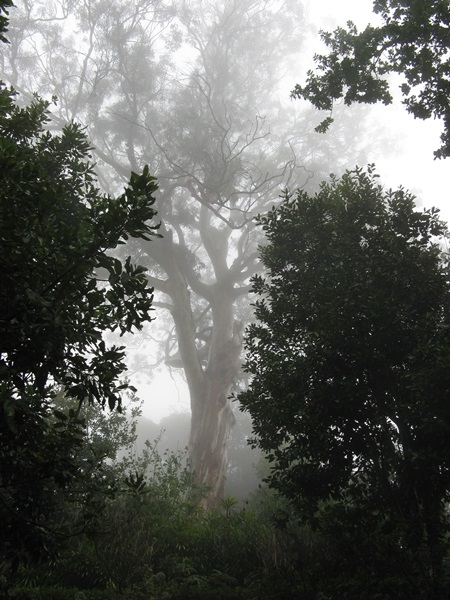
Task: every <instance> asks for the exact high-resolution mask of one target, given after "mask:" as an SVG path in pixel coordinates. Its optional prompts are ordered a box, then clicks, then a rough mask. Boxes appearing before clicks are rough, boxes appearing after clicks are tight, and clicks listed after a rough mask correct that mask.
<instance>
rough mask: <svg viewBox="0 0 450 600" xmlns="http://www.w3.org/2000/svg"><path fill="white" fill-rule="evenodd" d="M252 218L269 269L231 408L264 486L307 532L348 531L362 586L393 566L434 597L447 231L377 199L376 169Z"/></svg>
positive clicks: (449, 316)
mask: <svg viewBox="0 0 450 600" xmlns="http://www.w3.org/2000/svg"><path fill="white" fill-rule="evenodd" d="M259 222H260V224H261V225H262V227H263V229H264V230H265V232H266V236H267V245H266V246H264V247H263V248H262V249H261V256H262V260H263V263H264V266H265V267H266V269H267V274H266V275H264V276H255V277H254V280H253V288H254V291H255V292H256V294H257V300H256V302H255V312H256V317H257V322H256V323H255V324H254V325H251V326H250V328H249V330H248V334H247V350H248V356H247V362H246V368H247V370H248V371H249V372H250V373H251V374H252V375H253V380H252V383H251V386H250V388H249V390H248V391H247V392H244V393H242V394H240V396H239V400H240V402H241V404H242V405H243V407H245V408H246V409H247V410H249V411H250V413H251V415H252V417H253V423H254V429H255V433H256V436H257V443H258V445H259V446H260V447H261V448H262V449H263V450H265V451H266V452H268V453H269V457H270V460H271V461H272V470H271V474H270V475H269V480H270V481H271V483H272V484H273V485H274V486H275V487H276V488H277V489H278V490H280V491H281V492H282V493H283V494H285V495H286V496H287V498H289V499H290V500H291V501H292V503H293V505H294V506H296V508H297V509H298V510H299V511H300V514H301V515H302V516H303V517H304V518H308V520H309V521H310V522H311V523H313V524H316V525H321V526H323V527H324V530H326V531H332V530H333V527H334V528H335V533H336V535H338V532H340V531H341V529H342V531H343V532H345V534H346V537H343V536H342V533H340V534H339V536H340V537H337V538H336V539H337V540H338V543H337V545H338V547H339V548H340V550H341V552H342V551H344V548H343V547H342V546H344V547H345V548H347V549H348V548H354V549H355V550H354V551H352V552H351V553H350V554H349V553H348V552H347V551H346V552H347V556H350V555H351V556H353V559H352V560H350V561H349V568H350V566H351V564H353V567H352V568H354V561H356V560H357V558H358V556H359V557H360V559H361V560H365V561H366V562H365V564H366V565H367V569H368V570H367V576H369V574H370V572H371V571H370V570H371V569H372V570H373V569H377V572H378V573H379V574H380V576H381V574H383V573H384V574H386V576H388V574H389V573H391V572H392V569H394V571H395V572H396V576H398V577H399V579H400V580H401V579H402V578H404V579H405V580H409V581H412V582H413V583H412V585H417V582H420V585H421V589H422V590H423V594H424V596H423V597H427V596H426V594H427V593H431V590H432V591H433V592H434V593H436V594H438V595H437V596H436V597H439V598H440V597H442V596H440V595H439V594H441V593H442V586H443V582H444V580H445V575H444V567H443V565H444V560H445V555H446V547H445V544H444V540H445V535H446V532H447V527H448V520H447V515H446V511H445V506H446V502H448V499H449V489H450V463H449V454H448V440H449V439H450V410H449V406H450V397H449V394H450V385H449V383H450V381H449V374H448V369H445V367H444V365H448V361H449V359H450V337H449V331H450V330H449V325H450V286H449V269H448V257H447V255H446V254H445V253H444V252H443V250H442V249H441V246H440V245H439V244H440V243H444V236H446V235H447V229H446V227H445V225H444V224H443V223H442V222H441V221H439V219H438V214H437V211H436V210H434V209H432V210H429V211H423V212H420V211H418V210H416V209H415V207H414V199H413V197H412V196H411V195H410V194H408V193H407V192H405V191H404V190H402V189H400V190H398V191H395V192H394V191H386V190H384V189H383V188H382V187H381V186H380V185H379V184H377V181H376V175H375V174H374V172H373V169H372V168H370V169H369V170H368V172H367V173H366V172H363V171H362V170H361V169H356V170H355V171H351V172H347V173H346V174H345V175H344V176H343V177H342V178H341V179H337V178H335V177H332V179H331V181H330V182H329V183H324V184H323V185H322V187H321V189H320V191H319V192H318V193H317V194H316V195H315V196H314V197H310V196H308V195H307V194H306V193H305V192H299V193H298V194H296V195H295V196H294V197H289V196H287V197H286V198H285V201H284V202H283V203H282V204H281V206H280V207H279V208H274V209H273V210H272V211H270V212H269V213H268V214H267V215H265V216H262V217H260V219H259ZM337 524H339V527H337ZM345 539H347V544H345V543H344V540H345ZM350 540H352V543H350ZM363 542H364V543H363ZM362 557H364V558H362ZM387 557H389V559H387ZM387 560H388V561H389V562H386V561H387ZM394 564H395V567H393V565H394ZM369 565H370V567H369ZM425 573H427V574H429V575H425ZM346 576H348V572H347V575H346ZM380 585H381V584H380ZM361 589H365V588H364V587H363V588H360V589H359V593H360V592H361ZM352 597H353V596H352ZM355 597H356V596H355ZM367 597H369V596H367ZM373 597H376V596H373ZM396 597H398V596H396ZM415 597H419V596H417V595H416V596H415Z"/></svg>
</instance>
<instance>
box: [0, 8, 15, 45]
mask: <svg viewBox="0 0 450 600" xmlns="http://www.w3.org/2000/svg"><path fill="white" fill-rule="evenodd" d="M11 6H13V3H12V1H11V0H1V1H0V42H3V43H8V40H7V39H6V37H5V36H4V34H5V33H6V32H7V31H8V12H9V9H10V8H11Z"/></svg>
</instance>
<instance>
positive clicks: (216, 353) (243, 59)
mask: <svg viewBox="0 0 450 600" xmlns="http://www.w3.org/2000/svg"><path fill="white" fill-rule="evenodd" d="M20 6H21V9H20V12H19V13H18V15H17V17H16V18H15V20H14V28H13V30H12V32H11V33H12V36H13V38H12V41H13V43H12V46H13V51H12V52H11V53H10V55H9V58H8V60H9V65H8V68H7V69H6V70H7V71H8V72H9V73H11V77H12V78H13V80H14V77H15V81H16V85H18V86H19V87H20V89H22V88H27V89H28V88H31V89H33V88H32V86H33V85H34V86H37V87H38V89H43V88H45V89H47V90H48V89H51V90H52V93H55V94H56V95H57V96H58V97H59V98H60V104H59V106H60V109H59V111H57V112H56V114H55V123H57V121H58V119H60V120H64V119H67V118H72V117H74V116H77V118H78V119H80V120H81V121H82V122H84V123H85V124H86V125H87V127H88V131H89V135H90V137H91V139H92V140H93V144H94V145H95V152H96V156H97V157H98V158H99V160H98V169H99V173H100V178H101V181H102V182H103V183H104V184H105V185H106V186H109V187H114V186H115V185H117V184H118V183H120V182H121V181H122V178H123V177H124V175H125V174H126V173H128V171H129V168H130V166H131V168H132V169H133V170H134V171H139V169H141V168H142V165H143V164H147V163H149V164H150V167H151V170H152V172H155V173H157V174H158V184H159V188H160V190H159V195H158V214H159V216H160V217H161V219H162V226H161V233H162V234H163V239H162V240H161V242H160V243H158V244H147V243H141V242H139V243H133V253H134V255H135V256H136V257H137V258H138V259H139V261H142V262H143V263H144V264H146V265H148V267H149V268H150V270H151V275H149V277H148V281H149V283H150V285H151V286H153V287H154V288H155V290H157V291H158V297H157V299H156V302H155V305H157V306H159V307H162V308H164V309H166V312H167V314H168V315H169V317H170V318H169V319H168V320H163V319H161V321H162V323H163V326H164V329H165V331H164V335H163V337H164V339H163V343H162V346H161V348H162V354H161V358H162V360H164V361H165V362H166V364H167V365H169V366H171V367H172V368H182V369H183V372H184V374H185V377H186V380H187V383H188V386H189V392H190V399H191V408H192V423H191V435H190V443H189V447H190V456H191V462H192V466H193V468H194V470H195V472H196V475H197V480H198V482H199V483H206V484H207V485H208V486H209V488H210V494H209V496H208V497H207V500H206V502H207V503H208V504H210V505H213V504H214V503H216V502H217V501H218V500H219V498H220V496H221V495H222V492H223V486H224V478H225V467H226V462H227V458H226V445H227V439H228V435H229V431H230V427H231V426H232V424H233V421H234V417H233V414H232V410H231V405H230V401H229V399H228V396H229V393H230V390H231V388H232V386H233V385H234V384H235V382H236V380H237V378H238V374H239V366H240V360H239V356H240V351H241V336H242V328H243V322H245V321H246V320H247V318H248V317H247V315H248V309H247V308H246V307H247V306H248V302H247V300H246V297H247V294H248V290H249V285H248V279H249V277H250V276H251V275H252V274H253V273H254V272H255V271H256V270H257V269H258V268H259V263H258V256H257V252H256V237H257V236H258V235H259V233H257V232H255V229H254V223H253V217H254V215H255V214H257V212H259V211H260V210H263V209H264V206H269V205H271V204H272V203H273V199H274V198H276V197H277V195H278V193H279V190H280V189H281V188H282V187H283V186H286V185H287V184H288V183H291V184H292V185H297V184H298V185H300V184H303V183H305V181H307V180H308V178H309V177H310V175H311V173H309V172H308V171H307V170H306V168H303V167H302V166H301V165H300V162H299V160H300V159H299V158H298V157H299V156H301V157H302V159H301V160H302V163H303V162H305V163H306V164H309V165H310V168H311V169H321V168H323V169H326V168H327V167H326V165H327V164H328V162H329V158H328V154H329V147H326V148H325V147H324V148H323V153H319V152H318V151H316V150H315V149H314V143H313V142H311V143H310V140H309V139H308V136H309V134H305V133H304V132H305V131H308V129H307V126H305V124H304V118H305V117H302V118H298V120H297V121H296V122H294V120H292V122H291V123H289V124H288V125H286V123H284V124H283V119H282V118H281V113H282V111H283V110H284V109H283V107H282V106H281V104H280V102H279V101H278V100H277V89H278V86H279V84H280V80H281V78H282V76H283V74H284V72H285V70H286V68H287V64H288V62H289V60H291V59H292V56H295V53H296V52H297V50H298V39H299V38H300V37H301V31H300V27H301V25H302V23H303V21H302V17H301V15H302V11H301V5H300V3H299V2H291V3H289V6H287V5H286V4H284V5H283V6H282V7H280V6H279V3H278V2H275V1H273V0H270V1H269V0H268V1H265V2H256V1H254V0H245V1H243V2H239V3H236V2H231V1H227V2H217V3H216V2H208V3H204V2H197V1H194V0H192V1H190V2H178V3H176V5H174V6H171V5H170V3H168V2H164V1H162V0H161V1H158V2H150V1H149V0H140V1H135V2H132V3H129V2H128V3H120V2H115V3H111V2H108V3H104V2H100V1H98V0H90V1H86V2H84V3H83V4H82V6H80V7H79V8H77V10H74V8H73V7H71V5H69V4H66V3H64V2H63V3H60V6H61V7H62V8H61V13H60V14H59V15H55V14H54V13H52V9H51V8H43V7H41V8H42V10H41V13H39V12H38V11H36V10H35V9H36V6H37V3H33V4H31V3H28V2H22V3H21V4H20ZM175 8H176V9H177V10H176V11H175ZM42 11H43V12H42ZM71 11H72V12H71ZM68 14H70V15H71V17H70V18H71V20H72V21H71V22H72V26H71V30H69V29H67V28H64V26H63V25H64V19H65V18H66V17H67V16H68ZM39 15H40V16H39ZM55 16H59V17H60V20H56V19H55ZM75 24H76V25H75ZM75 35H76V36H77V38H76V39H77V43H76V46H75ZM181 50H182V53H183V54H184V55H185V56H187V58H186V59H185V60H184V61H182V62H181V63H180V60H175V56H176V53H179V51H181ZM178 56H179V54H178ZM36 57H37V58H36ZM31 66H32V67H33V68H31ZM294 147H295V150H294Z"/></svg>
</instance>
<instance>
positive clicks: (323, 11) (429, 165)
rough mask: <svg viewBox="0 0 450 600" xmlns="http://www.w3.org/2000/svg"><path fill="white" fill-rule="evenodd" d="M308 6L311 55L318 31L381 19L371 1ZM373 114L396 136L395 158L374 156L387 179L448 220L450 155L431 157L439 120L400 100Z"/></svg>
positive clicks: (323, 0)
mask: <svg viewBox="0 0 450 600" xmlns="http://www.w3.org/2000/svg"><path fill="white" fill-rule="evenodd" d="M307 4H308V7H307V11H308V16H309V20H310V24H311V29H312V31H311V39H312V45H311V48H308V50H307V52H308V54H309V56H308V59H312V55H313V54H314V52H315V51H319V50H320V48H323V46H321V42H320V39H319V35H318V31H319V29H324V30H327V31H330V30H333V29H334V28H335V26H337V25H342V26H345V23H346V22H347V21H348V20H351V21H353V22H354V23H355V24H356V26H357V27H358V28H360V29H361V28H364V27H365V26H366V25H367V24H368V23H371V24H372V25H376V24H378V23H379V22H380V20H379V17H378V15H374V14H373V12H372V6H373V1H372V0H310V1H309V2H308V3H307ZM372 112H373V116H372V118H373V119H375V120H378V121H379V123H380V135H381V133H382V128H383V129H384V128H385V127H387V129H388V132H389V133H390V135H392V138H393V139H394V140H396V152H395V155H394V156H392V155H389V156H387V157H386V158H383V157H382V156H379V155H378V154H375V155H374V156H373V157H372V158H371V159H370V160H371V161H372V160H373V162H375V164H376V165H377V169H378V172H379V173H380V175H381V177H382V181H383V183H384V184H385V185H386V186H388V187H393V188H396V187H398V186H399V185H403V187H405V188H407V189H409V190H411V191H412V192H413V193H414V194H415V195H416V196H417V200H418V204H420V205H421V206H424V207H425V208H430V207H431V206H436V207H438V208H440V209H441V214H442V217H443V219H444V220H446V221H447V222H448V221H450V195H449V186H448V175H449V171H450V159H447V160H434V157H433V151H434V150H436V149H437V148H438V147H439V144H440V140H439V135H440V133H441V130H442V124H441V122H439V121H431V120H428V121H420V120H418V119H414V118H413V117H412V116H411V115H409V114H408V113H407V112H406V110H405V108H404V107H403V106H402V104H401V102H400V99H399V98H397V99H396V101H395V103H394V104H393V105H390V106H381V105H380V106H377V107H375V108H373V109H372ZM383 135H385V132H384V133H383Z"/></svg>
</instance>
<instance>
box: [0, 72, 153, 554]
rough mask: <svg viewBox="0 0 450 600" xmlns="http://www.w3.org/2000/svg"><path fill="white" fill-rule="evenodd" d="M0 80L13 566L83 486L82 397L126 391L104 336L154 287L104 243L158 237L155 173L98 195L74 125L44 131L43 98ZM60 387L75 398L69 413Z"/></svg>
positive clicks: (7, 521) (141, 307) (148, 300)
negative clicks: (31, 97) (114, 193)
mask: <svg viewBox="0 0 450 600" xmlns="http://www.w3.org/2000/svg"><path fill="white" fill-rule="evenodd" d="M0 86H1V87H0V180H1V181H0V247H1V253H0V265H1V271H2V280H1V285H0V306H1V317H0V520H1V521H2V523H3V527H2V537H1V541H0V554H2V555H3V556H7V557H9V558H10V559H11V560H12V561H13V562H14V563H15V564H17V562H18V561H20V560H23V559H24V558H26V557H28V558H30V557H31V556H36V555H38V554H40V553H41V552H43V551H48V550H49V540H50V539H53V540H54V539H55V536H56V537H57V536H58V535H59V534H60V533H61V532H60V531H59V527H58V526H57V525H56V523H55V522H54V520H52V515H53V511H54V510H55V507H56V506H57V505H60V503H61V496H62V495H64V494H65V493H66V492H67V490H68V489H69V488H70V486H73V485H74V484H75V483H76V484H77V485H81V481H83V482H84V484H86V485H87V484H88V482H87V481H86V471H85V470H83V468H82V466H81V464H80V462H79V461H78V460H77V454H78V453H79V452H80V450H81V447H82V445H83V443H84V437H85V434H84V430H83V422H82V419H81V418H80V417H79V414H78V407H79V405H80V404H81V403H82V402H84V401H86V402H94V401H98V402H99V403H100V404H101V405H103V406H104V405H105V404H107V405H108V406H109V407H110V408H114V407H118V408H119V409H120V403H121V395H122V394H123V393H124V392H125V391H126V390H127V389H129V386H128V384H127V383H123V382H122V381H120V380H119V378H120V377H121V375H122V374H123V372H124V371H125V368H126V367H125V363H124V348H123V347H116V346H113V347H107V345H106V344H105V342H104V341H103V339H102V335H103V333H104V332H106V331H116V330H119V332H120V333H125V332H129V331H132V330H133V329H135V328H140V327H141V326H142V323H143V322H145V321H149V320H151V318H150V310H151V304H152V298H153V296H152V289H151V288H149V287H148V285H147V279H146V275H145V269H144V268H143V267H141V266H136V265H133V264H132V263H131V260H130V258H126V259H124V260H123V261H121V260H119V259H117V258H114V257H113V256H111V255H110V254H108V253H107V251H111V250H113V249H114V248H116V246H117V245H118V244H123V243H124V242H125V241H126V240H127V239H128V238H129V237H130V236H133V237H143V238H145V239H149V238H150V236H153V235H156V234H155V232H154V230H155V229H157V226H155V225H153V224H152V220H153V218H154V216H155V210H154V208H153V204H154V196H153V194H154V192H155V191H156V183H155V180H154V178H153V177H150V175H149V173H148V169H144V172H143V174H142V175H137V174H134V173H133V174H132V175H131V179H130V182H129V184H128V187H127V189H126V190H125V192H124V193H123V194H122V195H121V196H119V197H118V198H112V197H110V196H106V195H103V194H101V193H100V192H99V190H98V188H97V187H96V180H95V176H94V173H93V168H92V165H91V164H90V163H89V144H88V142H87V140H86V137H85V135H84V133H83V131H82V130H81V129H80V127H78V126H77V125H75V124H73V123H72V124H69V125H67V126H66V127H65V128H64V129H63V131H62V132H61V134H59V135H53V134H51V133H50V132H48V131H46V129H45V126H46V123H47V121H48V113H47V108H48V105H47V103H45V102H43V101H41V100H39V99H37V98H36V99H35V101H34V102H33V103H32V104H31V105H30V106H29V107H25V108H23V107H19V106H18V105H17V104H16V103H15V93H14V92H13V91H11V90H8V89H6V88H5V87H4V86H3V85H1V84H0ZM60 389H63V390H64V391H65V393H66V394H68V395H70V396H71V397H73V398H74V399H76V400H77V401H78V402H77V404H76V405H75V407H74V408H72V409H71V410H70V411H69V412H67V413H66V412H62V411H61V410H59V409H58V407H56V406H55V404H54V397H55V395H56V394H57V393H58V391H59V390H60ZM88 479H89V478H88ZM100 481H101V478H100V479H99V482H100ZM83 493H84V496H85V498H87V497H88V496H89V492H88V489H85V490H84V492H83ZM58 532H59V533H58Z"/></svg>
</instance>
